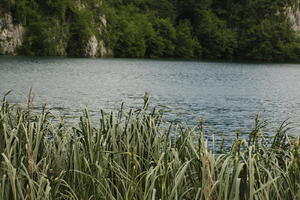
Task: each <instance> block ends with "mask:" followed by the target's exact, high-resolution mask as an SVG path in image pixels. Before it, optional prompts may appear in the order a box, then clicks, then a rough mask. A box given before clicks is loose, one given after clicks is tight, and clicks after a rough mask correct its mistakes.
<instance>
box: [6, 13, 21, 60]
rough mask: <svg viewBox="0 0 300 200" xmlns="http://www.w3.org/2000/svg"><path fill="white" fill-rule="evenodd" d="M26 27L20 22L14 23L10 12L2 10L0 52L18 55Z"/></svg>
mask: <svg viewBox="0 0 300 200" xmlns="http://www.w3.org/2000/svg"><path fill="white" fill-rule="evenodd" d="M24 33H25V29H24V27H23V26H22V25H20V24H13V18H12V16H11V14H10V13H3V12H1V11H0V54H4V55H16V50H17V48H18V47H19V46H21V45H22V43H23V39H24Z"/></svg>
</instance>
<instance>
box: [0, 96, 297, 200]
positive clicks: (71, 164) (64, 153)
mask: <svg viewBox="0 0 300 200" xmlns="http://www.w3.org/2000/svg"><path fill="white" fill-rule="evenodd" d="M148 103H149V98H148V97H147V96H146V97H145V104H144V106H143V107H142V108H141V109H138V110H130V111H128V112H125V111H123V109H120V111H119V112H117V113H113V112H112V113H105V112H104V111H101V114H100V119H99V120H98V122H97V123H95V121H93V120H92V119H91V116H90V114H89V111H88V110H84V111H83V114H82V116H81V117H80V118H79V120H78V122H77V123H76V124H74V125H71V124H68V123H65V121H64V119H63V118H61V117H57V116H54V115H52V114H51V113H50V112H49V111H47V110H46V109H43V110H42V111H40V112H39V113H34V112H31V108H30V106H28V108H21V107H20V106H17V105H14V104H10V103H8V102H7V101H6V100H5V99H3V103H2V106H1V109H0V153H1V157H0V199H1V200H10V199H12V200H19V199H22V200H23V199H24V200H44V199H46V200H47V199H49V200H50V199H58V200H59V199H67V200H68V199H69V200H71V199H72V200H96V199H97V200H98V199H111V200H114V199H115V200H135V199H136V200H148V199H149V200H154V199H162V200H174V199H188V200H189V199H193V200H198V199H199V200H200V199H205V200H210V199H211V200H226V199H228V200H233V199H236V200H238V199H245V200H256V199H262V200H265V199H266V200H268V199H270V200H274V199H280V200H281V199H295V200H296V199H300V141H299V138H298V139H295V138H294V139H291V138H289V137H288V136H287V131H288V127H287V126H286V125H285V124H283V125H282V126H280V128H279V129H278V132H277V133H276V134H275V136H274V138H273V139H272V141H270V140H265V139H264V136H263V132H262V129H261V128H262V127H263V126H264V123H263V122H261V121H259V119H258V118H257V120H256V125H255V127H254V129H253V131H252V132H251V133H250V134H249V139H248V140H245V139H243V138H240V137H239V134H238V133H237V138H236V140H235V141H234V142H233V143H232V145H231V148H230V150H229V151H220V152H221V153H218V154H216V153H214V152H212V151H211V150H210V148H209V146H210V144H209V143H208V141H207V140H205V137H204V135H205V132H204V126H203V123H200V124H199V127H195V128H190V127H187V126H183V125H180V124H175V123H168V122H166V121H164V117H163V112H162V110H159V109H153V110H149V109H148Z"/></svg>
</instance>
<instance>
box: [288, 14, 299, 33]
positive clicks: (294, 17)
mask: <svg viewBox="0 0 300 200" xmlns="http://www.w3.org/2000/svg"><path fill="white" fill-rule="evenodd" d="M287 15H288V17H289V19H290V20H291V23H292V26H293V29H294V30H295V31H297V32H300V9H297V10H294V9H288V12H287Z"/></svg>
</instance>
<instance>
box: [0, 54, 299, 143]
mask: <svg viewBox="0 0 300 200" xmlns="http://www.w3.org/2000/svg"><path fill="white" fill-rule="evenodd" d="M30 87H32V88H33V90H34V94H35V98H34V104H35V105H36V106H40V105H42V104H43V103H46V104H47V106H48V108H51V109H52V110H53V112H58V113H60V114H62V115H65V116H66V117H71V118H72V117H74V116H79V115H80V114H81V113H82V108H84V107H85V106H87V107H88V108H89V109H90V110H91V113H92V114H93V115H94V116H97V115H98V114H99V110H100V109H105V110H107V111H110V110H117V109H118V108H119V107H120V105H121V103H122V102H125V105H126V107H127V108H132V107H133V108H137V107H139V106H141V104H142V102H143V99H142V97H143V95H144V93H145V92H148V93H149V94H150V96H151V105H153V106H154V105H165V106H168V107H169V108H170V110H171V111H172V112H170V113H168V114H167V117H168V119H176V120H181V121H182V122H186V123H188V124H190V125H195V124H197V123H198V122H199V119H204V121H205V124H206V126H205V127H206V131H207V134H210V135H212V134H216V135H223V136H225V137H228V138H234V136H235V134H234V132H235V131H236V130H241V132H242V133H243V134H246V133H248V132H249V130H251V128H252V127H253V126H254V119H255V115H256V114H258V113H259V114H260V116H261V119H263V120H267V121H268V122H269V125H268V131H270V132H271V131H272V132H274V131H275V130H276V128H278V127H279V125H280V123H281V122H283V121H284V120H286V119H290V120H289V121H290V122H292V125H291V126H293V127H295V128H294V129H293V130H291V131H290V133H291V134H293V135H299V133H300V129H299V128H298V127H296V126H298V125H299V124H300V65H297V64H257V63H229V62H227V63H226V62H224V63H222V62H199V61H180V60H174V61H173V60H139V59H85V58H56V57H54V58H53V57H47V58H42V57H7V56H1V57H0V96H1V95H2V96H3V95H4V94H5V93H6V92H7V91H9V90H11V89H12V90H13V92H12V93H11V94H10V95H9V97H8V99H9V101H10V102H14V103H25V102H26V98H27V95H28V92H29V88H30Z"/></svg>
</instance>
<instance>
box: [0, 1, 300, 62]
mask: <svg viewBox="0 0 300 200" xmlns="http://www.w3.org/2000/svg"><path fill="white" fill-rule="evenodd" d="M4 2H5V3H4V5H5V7H6V9H8V10H11V11H12V13H13V16H14V19H15V20H16V23H22V24H24V25H26V27H27V28H28V31H27V35H26V41H25V44H24V45H23V48H21V49H20V51H21V52H22V53H23V54H37V55H64V54H67V55H84V53H83V52H82V51H83V49H84V47H85V46H86V43H87V42H88V40H89V39H90V38H91V36H93V35H94V36H96V38H97V39H99V40H104V41H105V44H106V47H108V48H110V49H112V50H113V52H114V56H116V57H149V58H156V57H179V58H181V57H182V58H208V59H243V60H265V61H299V60H300V39H299V36H297V34H298V33H295V31H293V30H292V28H291V22H290V20H289V19H288V17H287V14H286V12H287V8H293V9H297V8H299V2H298V1H297V0H280V1H279V0H278V1H274V0H242V1H237V0H226V1H224V0H159V1H158V0H44V1H41V0H18V1H12V0H4ZM14 2H15V3H14ZM104 16H105V18H106V20H107V22H108V23H107V26H106V24H105V25H103V23H101V18H102V17H104ZM103 26H106V27H103Z"/></svg>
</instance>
